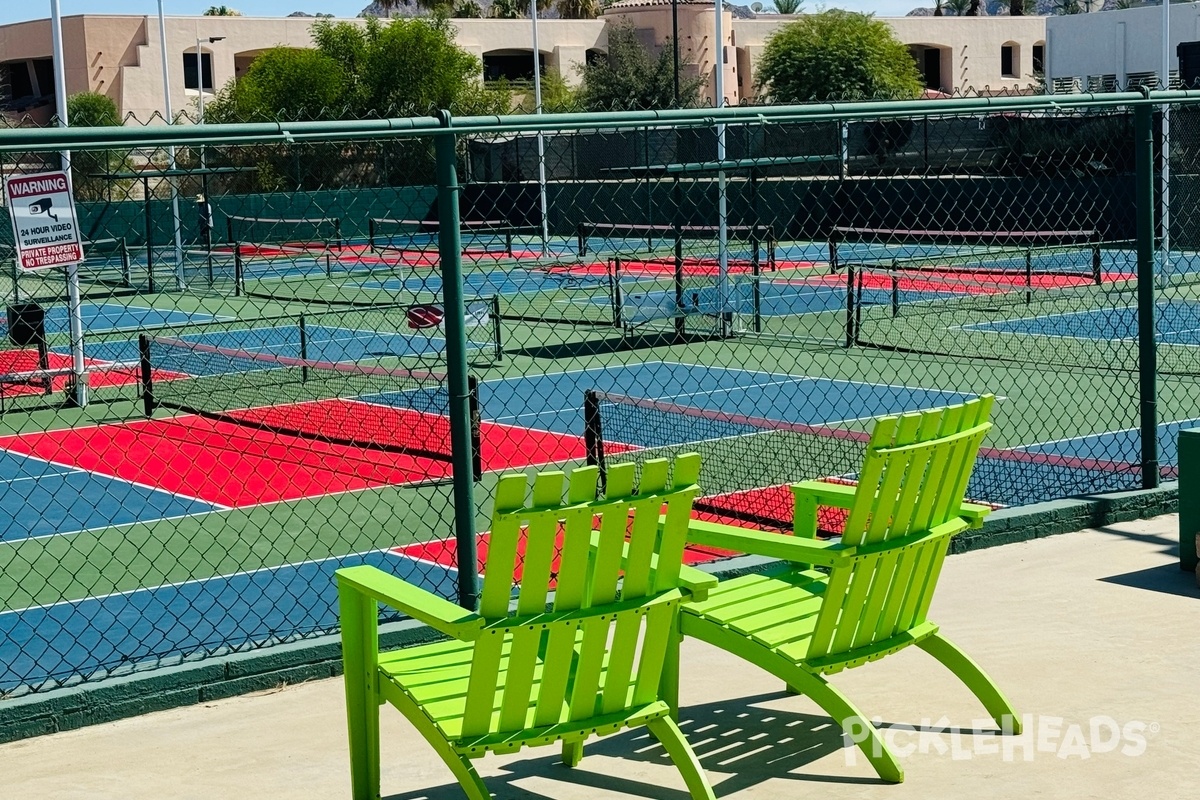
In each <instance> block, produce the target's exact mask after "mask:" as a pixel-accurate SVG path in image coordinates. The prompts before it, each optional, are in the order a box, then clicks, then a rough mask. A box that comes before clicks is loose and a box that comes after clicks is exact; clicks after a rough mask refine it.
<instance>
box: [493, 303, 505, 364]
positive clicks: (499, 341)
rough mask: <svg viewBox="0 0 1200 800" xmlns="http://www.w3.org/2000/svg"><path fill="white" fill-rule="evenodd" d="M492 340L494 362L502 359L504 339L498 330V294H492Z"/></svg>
mask: <svg viewBox="0 0 1200 800" xmlns="http://www.w3.org/2000/svg"><path fill="white" fill-rule="evenodd" d="M492 341H493V343H494V344H495V345H496V358H495V362H496V363H497V364H499V363H500V362H501V361H503V360H504V340H503V337H502V335H501V331H500V295H498V294H494V295H492Z"/></svg>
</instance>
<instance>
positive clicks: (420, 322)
mask: <svg viewBox="0 0 1200 800" xmlns="http://www.w3.org/2000/svg"><path fill="white" fill-rule="evenodd" d="M445 318H446V310H445V309H444V308H442V307H441V306H439V305H434V304H429V305H420V306H413V307H412V308H410V309H409V310H408V327H410V328H413V329H414V330H420V329H421V328H436V327H438V326H439V325H441V324H442V321H443V320H444V319H445Z"/></svg>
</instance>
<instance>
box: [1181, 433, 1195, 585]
mask: <svg viewBox="0 0 1200 800" xmlns="http://www.w3.org/2000/svg"><path fill="white" fill-rule="evenodd" d="M1198 481H1200V428H1192V429H1190V430H1185V431H1180V432H1179V568H1180V569H1184V570H1187V571H1188V572H1194V571H1195V569H1196V535H1197V534H1200V492H1197V491H1196V488H1197V486H1196V484H1197V482H1198Z"/></svg>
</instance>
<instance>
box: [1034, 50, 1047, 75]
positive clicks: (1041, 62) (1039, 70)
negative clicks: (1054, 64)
mask: <svg viewBox="0 0 1200 800" xmlns="http://www.w3.org/2000/svg"><path fill="white" fill-rule="evenodd" d="M1033 72H1034V74H1036V75H1042V74H1043V73H1045V72H1046V45H1044V44H1035V45H1034V46H1033Z"/></svg>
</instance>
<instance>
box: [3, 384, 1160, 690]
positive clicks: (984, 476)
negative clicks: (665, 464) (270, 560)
mask: <svg viewBox="0 0 1200 800" xmlns="http://www.w3.org/2000/svg"><path fill="white" fill-rule="evenodd" d="M668 386H669V387H679V386H687V387H689V388H688V390H687V392H686V393H685V394H683V395H679V394H674V393H667V392H665V391H664V390H663V387H668ZM589 389H597V390H601V391H604V392H609V393H621V394H627V395H632V396H640V397H647V398H655V399H661V400H668V401H672V402H676V403H680V404H686V405H689V406H692V407H696V408H701V409H710V410H717V411H724V412H729V413H734V414H741V415H746V416H753V417H759V418H766V419H777V420H784V421H788V422H793V423H803V424H813V425H819V424H829V423H836V422H844V421H849V420H855V419H861V418H864V417H872V416H877V415H880V414H887V413H895V412H901V411H908V410H915V409H919V408H925V407H929V406H933V405H939V404H945V403H952V402H956V401H959V400H962V399H964V398H965V397H967V396H968V395H965V394H963V393H960V392H954V391H945V390H939V389H929V388H923V387H914V386H902V385H887V384H877V383H869V382H859V381H834V380H828V379H824V378H810V377H805V376H793V375H785V374H772V373H766V372H755V371H748V370H739V369H722V368H715V367H709V366H698V365H689V364H682V363H673V362H646V363H639V364H631V365H622V366H612V367H603V368H595V369H587V370H579V371H575V372H562V373H553V374H548V375H527V376H519V377H511V378H504V379H497V380H491V381H485V382H483V383H482V384H481V385H480V402H481V411H482V415H483V417H484V419H487V420H490V421H496V422H501V423H507V424H510V425H520V426H525V427H529V428H540V429H544V430H550V431H556V432H560V433H568V434H575V435H581V434H582V433H583V419H582V416H583V415H582V404H583V395H584V392H585V391H586V390H589ZM518 397H519V398H526V399H527V405H526V407H525V408H524V409H523V410H522V411H521V412H520V413H516V414H513V413H500V409H502V408H504V407H505V406H507V407H508V408H511V406H512V401H513V398H518ZM489 408H490V409H491V411H490V412H489ZM1181 424H1183V423H1171V424H1170V425H1167V426H1164V427H1163V429H1162V434H1163V442H1164V447H1163V460H1164V462H1168V461H1170V460H1172V459H1174V457H1175V456H1174V451H1173V449H1172V447H1171V446H1170V445H1168V444H1167V442H1169V441H1170V442H1173V439H1174V433H1175V431H1176V430H1177V429H1178V427H1179V426H1180V425H1181ZM740 433H744V431H741V430H733V429H729V428H727V427H722V424H721V423H718V424H717V425H716V426H715V427H712V426H709V427H705V425H701V426H699V427H697V428H696V429H695V433H694V435H689V437H688V438H689V439H697V438H699V439H703V438H711V437H713V436H723V435H730V434H740ZM626 438H630V439H634V441H630V442H628V444H634V445H639V446H643V447H653V446H657V445H662V444H685V443H686V442H681V441H678V439H676V440H675V441H668V440H667V439H666V438H664V436H663V435H662V434H661V433H655V432H654V430H652V429H646V430H641V431H639V430H638V429H636V428H635V429H633V430H632V434H631V435H628V436H626ZM1132 443H1136V434H1132V433H1131V432H1129V431H1117V432H1111V433H1100V434H1095V435H1093V436H1088V437H1082V438H1078V439H1071V440H1064V441H1061V442H1051V443H1045V444H1039V445H1030V446H1027V447H1025V448H1021V449H1020V450H1017V451H1004V452H1003V453H999V454H997V453H996V452H993V453H992V454H990V455H986V456H985V457H984V458H983V459H981V462H980V465H979V468H978V469H977V472H978V473H979V475H980V476H981V477H980V480H984V481H987V482H989V484H990V485H992V486H993V488H995V487H999V488H998V489H997V491H1000V492H1004V491H1005V488H1004V487H1005V482H1006V480H1010V476H1014V475H1021V476H1025V475H1027V474H1028V471H1030V470H1033V471H1035V472H1036V473H1037V474H1039V475H1044V476H1045V477H1046V479H1047V480H1058V481H1060V484H1059V487H1061V486H1062V485H1068V486H1073V487H1077V490H1078V491H1079V492H1088V491H1095V490H1098V489H1101V488H1104V489H1112V488H1114V486H1113V484H1114V482H1115V483H1118V484H1119V482H1120V480H1124V479H1128V480H1129V481H1130V482H1131V483H1132V482H1133V481H1135V480H1136V479H1137V476H1136V474H1135V473H1133V472H1130V471H1129V470H1128V469H1124V471H1122V469H1123V468H1124V466H1125V465H1120V464H1118V465H1115V468H1116V470H1117V471H1116V472H1114V465H1112V464H1107V463H1105V462H1103V461H1099V460H1097V458H1095V457H1094V455H1095V454H1096V453H1112V452H1114V450H1116V451H1119V452H1122V453H1123V452H1125V448H1126V445H1127V444H1132ZM1110 458H1111V456H1110ZM27 461H28V460H23V459H18V458H15V457H12V456H8V457H6V459H5V460H3V461H0V467H2V468H3V470H4V474H5V475H6V476H8V478H9V480H17V479H20V478H23V477H29V476H30V475H43V477H42V478H41V480H38V481H31V482H29V484H30V486H33V485H36V484H38V483H42V482H45V487H44V488H43V489H38V490H37V491H42V492H44V495H38V496H37V497H36V498H34V499H32V500H31V502H33V503H38V504H40V505H41V507H43V508H45V509H47V511H48V512H49V511H51V510H52V509H53V508H54V497H55V494H56V490H57V491H58V492H59V494H58V496H60V497H64V496H71V497H77V496H78V488H72V489H71V490H70V491H69V492H67V491H62V488H61V487H62V482H65V481H67V480H79V481H86V480H91V479H93V476H90V475H86V474H83V473H78V472H77V471H70V470H65V469H60V468H54V467H49V466H47V465H44V464H38V465H34V466H31V465H29V464H28V463H26V462H27ZM1114 475H1115V478H1114ZM1064 476H1065V479H1067V480H1069V481H1073V482H1072V483H1066V484H1063V483H1061V481H1063V480H1064ZM810 477H817V476H810ZM94 480H96V481H108V482H110V483H111V481H109V479H104V478H94ZM1025 480H1027V479H1025ZM56 482H57V483H56ZM17 485H20V484H17ZM1013 485H1014V486H1015V485H1024V486H1027V485H1029V484H1028V483H1025V482H1024V480H1022V481H1020V482H1019V483H1017V482H1014V484H1013ZM96 486H97V487H100V486H101V484H100V483H97V484H96ZM1116 488H1119V486H1118V487H1116ZM29 491H33V489H30V490H29ZM96 491H97V492H99V489H98V490H96ZM103 491H105V492H112V491H114V488H113V487H111V486H110V487H105V488H104V490H103ZM124 491H126V493H127V496H128V500H127V501H125V502H118V503H114V502H113V501H112V499H111V498H112V495H111V494H104V495H103V496H102V499H101V495H100V494H97V500H96V501H95V502H91V503H80V505H82V506H85V508H81V509H62V510H61V511H59V512H55V513H59V514H60V516H61V517H62V518H64V519H67V520H69V521H59V522H53V521H37V522H34V523H32V524H29V523H18V522H17V521H16V520H15V519H13V520H9V521H8V524H9V530H10V531H12V532H13V533H12V534H11V535H12V536H15V537H21V536H29V535H37V534H38V533H40V532H43V531H45V532H52V531H54V530H57V531H67V530H71V529H79V528H86V527H95V526H96V525H102V524H121V523H122V522H127V521H134V520H135V519H149V518H153V517H159V516H161V517H167V516H173V515H178V514H189V513H198V512H201V511H207V510H211V507H206V506H203V504H199V503H195V502H194V501H184V500H181V499H179V498H174V497H171V496H169V495H167V496H165V497H162V496H161V495H163V494H164V493H161V492H155V491H154V490H148V489H142V488H141V487H135V486H129V487H128V488H127V489H125V490H124ZM1013 491H1015V490H1013ZM1054 491H1056V492H1059V491H1060V488H1058V487H1055V489H1054ZM988 499H992V500H993V501H994V502H1002V501H1001V500H1000V499H999V498H988ZM1005 499H1007V500H1010V501H1013V502H1026V503H1027V502H1036V501H1037V500H1039V499H1042V498H1030V497H1027V496H1022V497H1011V498H1005ZM155 503H158V505H155ZM13 507H14V508H16V507H21V505H20V504H18V505H14V506H13ZM75 517H78V519H75ZM22 525H25V528H22V527H21V526H22ZM39 526H40V527H39ZM9 538H10V534H6V536H5V539H6V540H7V539H9ZM359 563H371V564H375V565H377V566H380V567H382V568H384V569H387V570H389V571H391V572H393V573H395V574H397V575H400V576H401V577H406V578H409V579H411V580H417V581H419V582H421V583H423V584H424V585H426V586H427V587H429V588H430V589H433V590H436V591H439V592H441V593H443V594H445V595H447V596H450V595H451V594H452V592H453V590H454V579H453V572H452V571H451V570H449V569H446V568H442V567H438V566H436V565H433V564H429V563H427V562H424V561H417V560H415V559H411V558H407V557H404V556H400V555H396V554H393V553H390V552H370V553H366V554H358V555H348V556H342V557H335V558H329V559H325V560H321V561H316V562H310V563H303V564H292V565H284V566H279V567H269V568H263V569H259V570H255V571H252V572H248V573H239V574H236V575H228V576H218V577H214V578H210V579H205V580H196V581H189V582H186V583H183V584H178V585H167V586H160V587H153V588H147V589H140V590H137V591H133V592H126V593H120V594H113V595H109V596H106V597H100V598H86V599H82V600H76V601H69V602H62V603H58V604H55V605H51V606H46V607H34V608H28V609H20V610H13V611H7V612H4V613H0V649H3V650H4V651H5V657H4V658H3V659H2V660H3V662H4V663H10V664H13V665H14V667H13V669H12V671H10V672H9V673H8V674H3V675H0V691H5V690H11V689H13V688H15V687H16V686H17V685H18V684H19V683H20V682H22V681H28V682H32V683H38V682H40V681H43V680H51V679H53V678H55V677H56V676H65V675H72V674H77V673H82V674H92V673H95V672H97V671H99V670H101V669H102V668H103V667H105V665H108V667H109V668H111V665H113V664H115V663H120V664H130V665H133V664H136V663H138V662H141V661H147V660H151V659H153V658H154V657H156V656H161V655H167V656H170V657H171V658H186V657H187V655H188V654H189V653H198V652H202V651H204V650H205V649H206V647H207V645H208V643H211V642H229V643H231V644H232V646H235V647H236V646H237V643H239V642H241V643H251V642H269V641H272V640H273V639H274V637H275V636H276V633H275V632H276V631H289V632H292V631H296V630H300V631H311V632H318V631H322V630H328V629H331V628H333V627H334V626H335V625H336V610H335V609H336V603H335V590H334V586H333V582H332V573H333V571H334V570H335V569H337V568H339V567H341V566H344V565H353V564H359ZM46 639H48V640H49V641H46ZM10 648H11V651H10Z"/></svg>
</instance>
